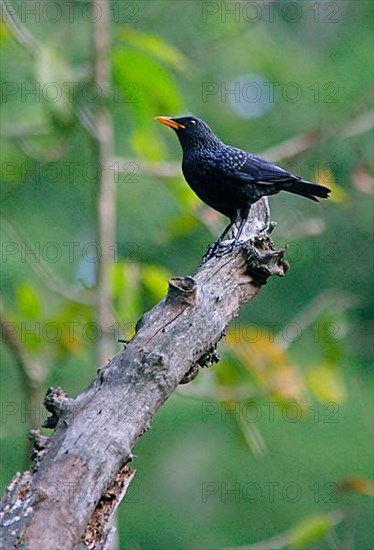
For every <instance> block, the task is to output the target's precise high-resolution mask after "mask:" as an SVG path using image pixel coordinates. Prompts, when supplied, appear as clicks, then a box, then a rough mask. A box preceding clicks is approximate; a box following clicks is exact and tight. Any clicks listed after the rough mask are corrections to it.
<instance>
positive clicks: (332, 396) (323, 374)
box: [305, 363, 346, 403]
mask: <svg viewBox="0 0 374 550" xmlns="http://www.w3.org/2000/svg"><path fill="white" fill-rule="evenodd" d="M305 380H306V382H307V385H308V388H309V389H310V390H311V392H312V393H313V394H314V395H315V397H316V398H317V399H318V400H319V401H322V402H325V403H330V402H333V403H341V402H343V401H344V399H345V397H346V390H345V386H344V383H343V380H342V378H341V376H340V373H339V372H338V371H337V369H336V368H335V366H334V365H331V364H329V363H322V364H320V365H317V366H316V367H314V368H313V369H312V370H311V371H309V372H308V373H307V374H306V375H305Z"/></svg>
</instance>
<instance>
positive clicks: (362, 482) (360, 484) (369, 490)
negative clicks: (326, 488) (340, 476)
mask: <svg viewBox="0 0 374 550" xmlns="http://www.w3.org/2000/svg"><path fill="white" fill-rule="evenodd" d="M339 489H341V490H342V491H353V492H354V493H359V494H361V495H367V496H373V482H372V481H371V480H370V479H366V478H364V477H352V478H351V479H345V480H344V481H342V482H341V483H339Z"/></svg>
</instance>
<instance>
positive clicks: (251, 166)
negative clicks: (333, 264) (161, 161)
mask: <svg viewBox="0 0 374 550" xmlns="http://www.w3.org/2000/svg"><path fill="white" fill-rule="evenodd" d="M156 120H158V121H159V122H162V123H163V124H166V125H167V126H170V127H171V128H173V129H174V130H175V132H176V134H177V136H178V138H179V141H180V144H181V146H182V149H183V161H182V170H183V174H184V177H185V178H186V181H187V183H188V184H189V186H190V187H191V188H192V189H193V191H194V192H195V193H196V194H197V195H198V197H200V199H201V200H202V201H204V202H205V203H206V204H208V205H209V206H211V207H212V208H214V209H215V210H218V212H221V213H222V214H224V215H225V216H227V217H228V218H230V224H229V226H228V227H227V228H226V229H225V231H224V233H223V234H222V235H221V237H220V239H219V241H220V240H222V238H223V237H224V236H225V235H226V233H227V232H228V231H229V229H231V227H232V225H233V224H234V223H235V222H236V221H238V220H240V221H242V223H241V224H240V227H239V230H238V234H237V236H236V242H237V241H238V239H239V237H240V233H241V228H242V226H243V225H244V222H245V219H246V218H247V216H248V212H249V210H250V207H251V205H252V204H253V203H255V202H256V201H258V200H259V199H260V198H261V197H263V196H265V195H275V194H277V193H279V192H280V191H288V192H290V193H294V194H296V195H301V196H303V197H306V198H308V199H312V200H314V201H317V202H318V198H324V199H326V198H328V196H329V193H330V189H328V188H327V187H324V186H323V185H319V184H316V183H312V182H309V181H306V180H303V179H301V178H299V177H297V176H293V175H292V174H290V173H289V172H287V171H286V170H283V168H280V167H279V166H275V165H274V164H271V163H270V162H267V161H266V160H263V159H261V158H259V157H257V156H255V155H251V154H250V153H247V152H245V151H242V150H241V149H237V148H236V147H231V146H229V145H225V144H224V143H222V141H221V140H220V139H218V137H217V136H216V135H214V133H213V132H212V130H211V129H210V128H209V126H208V125H207V124H206V123H205V122H204V121H202V120H200V119H198V118H196V117H194V116H182V117H176V118H169V117H156Z"/></svg>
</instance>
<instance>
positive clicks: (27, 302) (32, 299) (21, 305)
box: [16, 283, 40, 321]
mask: <svg viewBox="0 0 374 550" xmlns="http://www.w3.org/2000/svg"><path fill="white" fill-rule="evenodd" d="M16 299H17V308H18V311H19V313H20V315H21V316H22V317H24V318H25V319H29V320H30V321H32V320H34V319H37V318H38V317H39V315H40V298H39V295H38V292H37V290H36V289H35V288H34V287H33V286H32V285H30V284H29V283H21V284H20V285H18V286H17V287H16Z"/></svg>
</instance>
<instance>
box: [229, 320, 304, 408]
mask: <svg viewBox="0 0 374 550" xmlns="http://www.w3.org/2000/svg"><path fill="white" fill-rule="evenodd" d="M225 344H226V346H227V347H228V348H229V349H230V352H231V353H232V354H233V355H235V356H236V357H237V358H238V359H239V360H240V362H241V363H242V365H243V366H244V367H245V368H246V369H248V370H249V371H250V372H251V374H252V375H253V376H254V378H255V380H256V381H257V383H258V384H259V385H260V387H261V388H262V389H263V391H265V392H269V393H272V394H274V396H275V397H277V398H279V399H285V398H290V397H292V398H295V399H297V400H299V401H302V400H303V390H304V385H303V382H302V378H301V375H300V373H299V372H298V370H297V368H296V367H295V365H294V364H293V363H292V362H291V361H290V359H289V358H288V357H287V353H286V351H285V350H284V349H282V348H281V346H279V344H278V343H277V342H276V341H275V340H274V335H273V334H271V333H270V332H268V330H267V329H266V328H264V327H260V326H257V327H254V328H253V327H251V326H239V327H236V328H235V329H234V330H230V331H229V332H228V333H227V336H226V340H225Z"/></svg>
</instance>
